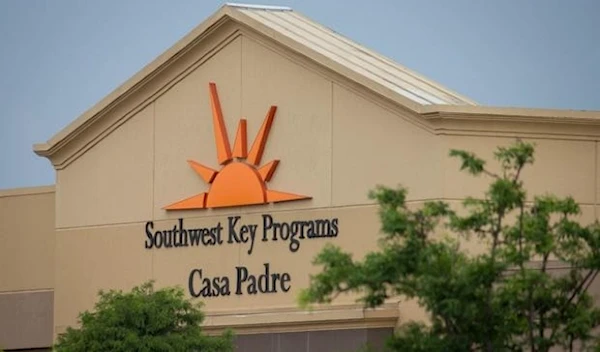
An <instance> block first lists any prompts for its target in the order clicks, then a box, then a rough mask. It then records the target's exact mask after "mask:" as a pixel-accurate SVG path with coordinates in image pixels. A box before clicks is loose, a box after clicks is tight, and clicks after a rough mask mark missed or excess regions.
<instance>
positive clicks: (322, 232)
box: [316, 219, 331, 237]
mask: <svg viewBox="0 0 600 352" xmlns="http://www.w3.org/2000/svg"><path fill="white" fill-rule="evenodd" d="M316 223H317V234H318V235H317V236H318V237H325V236H327V235H328V234H329V229H330V226H331V225H330V224H329V220H322V219H318V220H317V221H316Z"/></svg>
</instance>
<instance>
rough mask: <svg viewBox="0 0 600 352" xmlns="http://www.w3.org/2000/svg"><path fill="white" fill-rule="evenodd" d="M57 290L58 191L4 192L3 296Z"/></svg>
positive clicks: (0, 197) (0, 194)
mask: <svg viewBox="0 0 600 352" xmlns="http://www.w3.org/2000/svg"><path fill="white" fill-rule="evenodd" d="M53 287H54V187H35V188H26V189H15V190H10V191H8V190H7V191H2V190H0V292H10V291H25V290H47V289H52V288H53Z"/></svg>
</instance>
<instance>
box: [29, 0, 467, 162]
mask: <svg viewBox="0 0 600 352" xmlns="http://www.w3.org/2000/svg"><path fill="white" fill-rule="evenodd" d="M230 22H234V23H237V24H241V25H244V26H246V27H247V28H249V29H251V30H254V31H256V32H258V33H259V34H262V35H264V36H266V37H268V38H270V39H273V40H275V41H276V43H278V44H279V45H282V46H284V47H286V48H288V49H291V50H292V51H294V52H296V53H299V54H301V55H302V56H304V57H306V58H310V60H312V61H315V62H316V63H318V64H320V65H322V66H324V67H325V68H327V69H329V70H331V71H333V72H335V73H337V74H340V75H341V76H343V77H347V78H349V79H350V80H351V81H353V82H357V83H358V84H360V85H362V86H365V87H367V88H370V89H371V90H373V91H374V92H376V93H377V94H380V95H383V96H385V97H387V98H389V99H392V100H393V101H395V102H396V103H398V104H400V105H402V106H405V107H407V108H408V109H409V110H412V111H415V112H418V111H420V109H421V108H422V107H423V106H426V105H431V104H436V105H437V104H445V105H474V103H473V102H472V101H471V100H469V99H468V98H465V97H462V96H460V95H458V94H457V93H454V92H452V91H450V90H448V89H446V88H443V87H441V86H440V85H439V84H436V83H434V82H432V81H430V80H427V79H426V78H424V77H422V76H420V75H418V74H416V73H414V72H412V71H410V70H408V69H407V68H405V67H402V66H401V65H398V64H397V63H394V62H393V61H391V60H389V59H386V58H384V57H383V56H381V55H378V54H376V53H374V52H372V51H370V50H368V49H366V48H364V47H362V46H360V45H358V44H356V43H354V42H352V41H351V40H348V39H346V38H344V37H342V36H340V35H339V34H337V33H335V32H334V31H332V30H330V29H328V28H325V27H323V26H321V25H319V24H317V23H315V22H313V21H311V20H309V19H308V18H306V17H304V16H301V15H299V14H298V13H296V12H294V11H292V10H291V9H290V8H285V7H274V6H253V5H238V4H226V5H224V6H223V7H221V9H219V10H218V11H217V12H216V13H215V14H213V15H212V16H211V17H209V18H208V19H207V20H205V21H204V22H203V23H201V24H200V25H199V26H198V27H196V28H195V29H194V30H192V31H191V32H190V33H189V34H188V35H186V36H185V37H184V38H183V39H181V40H180V41H179V42H178V43H176V44H175V45H173V46H172V47H171V48H170V49H168V50H167V51H166V52H165V53H163V54H162V55H160V56H159V57H158V58H157V59H155V60H154V61H153V62H151V63H150V64H148V65H147V66H146V67H145V68H143V69H142V70H141V71H139V72H138V73H137V74H136V75H134V76H133V77H132V78H130V79H129V80H128V81H126V82H125V83H123V84H122V85H121V86H120V87H118V88H117V89H115V90H114V91H113V92H112V93H111V94H109V95H108V96H107V97H105V98H104V99H103V100H102V101H100V102H99V103H98V104H96V105H95V106H94V107H92V108H91V109H89V110H88V111H86V112H85V113H84V114H83V115H81V116H80V117H79V118H78V119H76V120H75V121H73V122H72V123H71V124H69V125H68V126H67V127H65V128H64V129H63V130H61V131H60V132H58V133H57V134H56V135H55V136H53V137H52V138H51V139H50V140H49V141H48V142H46V143H40V144H36V145H34V151H35V153H36V154H38V155H40V156H45V157H48V158H49V159H50V160H51V161H52V163H53V165H54V166H55V168H57V169H60V168H63V167H65V166H66V165H67V164H68V163H69V162H70V161H69V160H70V159H71V158H72V156H73V155H72V154H76V153H79V152H80V148H79V147H74V146H73V145H72V144H73V143H74V142H76V141H83V143H82V146H90V145H93V144H94V142H93V141H94V140H95V139H96V138H97V137H99V136H100V135H103V134H105V133H106V132H107V130H110V129H111V127H114V126H113V123H110V122H107V121H102V120H104V119H105V115H107V114H108V113H109V112H110V111H114V110H115V109H117V108H119V105H120V104H122V103H123V101H124V100H126V99H128V98H129V97H130V96H132V95H134V94H136V93H139V92H141V91H144V90H145V89H146V88H147V86H148V85H151V84H152V83H153V80H155V79H156V77H158V76H160V75H161V72H162V71H163V70H165V69H166V68H167V67H169V66H171V65H173V64H175V63H176V62H177V61H178V60H181V58H182V56H184V55H185V54H186V53H188V52H190V51H192V50H193V49H194V48H195V47H197V46H201V45H202V44H205V45H210V43H207V41H210V40H209V37H210V35H211V34H213V33H215V32H218V31H221V32H222V31H223V28H226V27H227V24H228V23H229V24H231V23H230ZM146 98H147V97H146ZM92 130H96V131H92ZM76 144H78V143H76ZM59 154H60V155H59Z"/></svg>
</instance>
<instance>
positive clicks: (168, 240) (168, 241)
mask: <svg viewBox="0 0 600 352" xmlns="http://www.w3.org/2000/svg"><path fill="white" fill-rule="evenodd" d="M163 235H164V237H165V239H164V240H165V248H171V247H173V230H164V231H163Z"/></svg>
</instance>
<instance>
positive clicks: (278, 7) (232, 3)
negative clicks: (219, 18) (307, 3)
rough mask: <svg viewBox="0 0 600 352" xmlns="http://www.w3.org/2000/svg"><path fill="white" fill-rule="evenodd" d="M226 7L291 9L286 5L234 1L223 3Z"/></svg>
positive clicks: (272, 9) (269, 9)
mask: <svg viewBox="0 0 600 352" xmlns="http://www.w3.org/2000/svg"><path fill="white" fill-rule="evenodd" d="M225 6H227V7H236V8H241V9H248V10H267V11H293V10H292V8H291V7H287V6H273V5H256V4H241V3H236V2H228V3H225Z"/></svg>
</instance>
